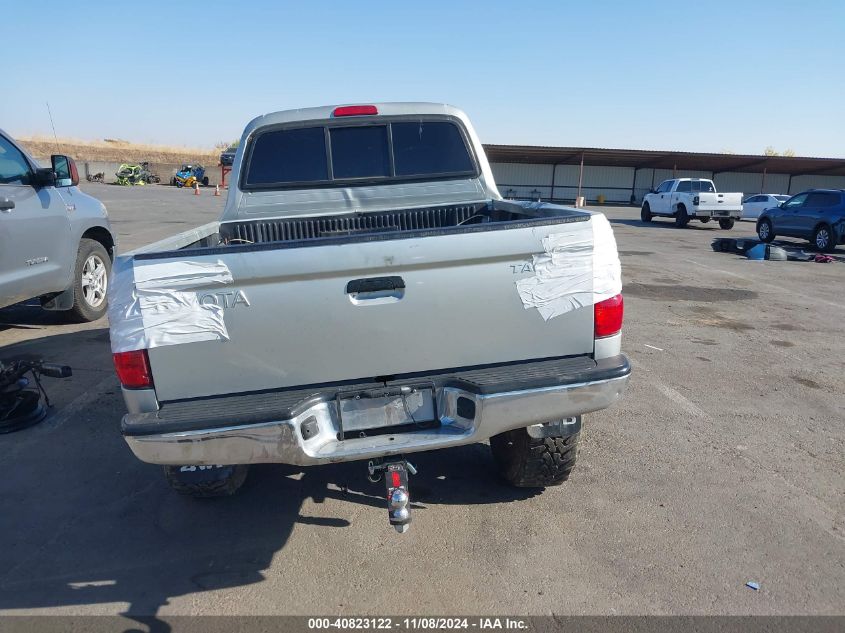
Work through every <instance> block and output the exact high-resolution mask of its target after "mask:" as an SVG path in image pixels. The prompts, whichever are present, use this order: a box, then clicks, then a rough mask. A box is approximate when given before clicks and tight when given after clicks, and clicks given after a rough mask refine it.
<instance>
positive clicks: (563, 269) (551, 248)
mask: <svg viewBox="0 0 845 633" xmlns="http://www.w3.org/2000/svg"><path fill="white" fill-rule="evenodd" d="M565 226H566V231H564V232H559V233H552V234H550V235H548V236H547V237H545V238H543V249H544V251H543V252H542V253H538V254H536V255H534V256H533V265H534V276H533V277H528V278H526V279H520V280H518V281H517V282H516V288H517V292H518V293H519V297H520V299H521V300H522V305H523V306H524V307H525V309H526V310H527V309H529V308H537V311H538V312H539V313H540V316H542V317H543V320H544V321H548V320H549V319H552V318H554V317H556V316H560V315H561V314H565V313H567V312H570V311H571V310H575V309H577V308H582V307H585V306H590V305H593V304H595V303H599V302H601V301H604V300H605V299H610V298H611V297H615V296H616V295H618V294H619V293H621V292H622V266H621V264H620V262H619V254H618V252H617V250H616V239H615V238H614V236H613V229H612V228H611V226H610V222H608V220H607V218H606V217H605V216H604V215H603V214H601V213H594V214H592V216H591V218H590V221H589V222H576V223H572V224H567V225H565Z"/></svg>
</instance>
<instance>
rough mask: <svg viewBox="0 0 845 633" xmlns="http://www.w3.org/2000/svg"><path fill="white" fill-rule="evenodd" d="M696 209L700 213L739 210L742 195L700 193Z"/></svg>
mask: <svg viewBox="0 0 845 633" xmlns="http://www.w3.org/2000/svg"><path fill="white" fill-rule="evenodd" d="M698 209H699V210H700V211H737V210H741V209H742V194H741V193H710V192H702V193H700V194H698Z"/></svg>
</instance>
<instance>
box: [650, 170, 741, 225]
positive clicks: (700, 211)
mask: <svg viewBox="0 0 845 633" xmlns="http://www.w3.org/2000/svg"><path fill="white" fill-rule="evenodd" d="M654 216H663V217H670V218H675V226H677V227H678V228H683V227H685V226H686V225H687V224H688V223H689V221H690V220H700V221H701V222H709V221H710V220H712V219H716V220H719V226H720V227H722V228H723V229H732V228H733V225H734V222H735V221H736V220H739V219H740V218H741V217H742V194H741V193H718V192H717V191H716V186H715V185H714V184H713V181H712V180H706V179H704V178H673V179H672V180H664V181H663V182H661V183H660V185H659V186H658V187H657V189H655V190H654V191H652V192H651V193H649V194H647V195H646V197H645V199H643V206H642V210H641V211H640V218H641V219H642V221H643V222H651V219H652V218H653V217H654Z"/></svg>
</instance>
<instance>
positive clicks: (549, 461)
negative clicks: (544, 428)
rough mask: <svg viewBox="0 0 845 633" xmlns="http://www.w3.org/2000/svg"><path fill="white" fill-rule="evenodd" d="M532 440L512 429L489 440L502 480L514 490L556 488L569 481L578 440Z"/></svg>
mask: <svg viewBox="0 0 845 633" xmlns="http://www.w3.org/2000/svg"><path fill="white" fill-rule="evenodd" d="M579 435H580V433H575V434H573V435H569V436H567V437H545V438H533V437H531V436H530V435H528V431H527V430H525V429H514V430H513V431H508V432H506V433H502V434H500V435H496V436H494V437H492V438H490V448H491V449H492V451H493V456H494V458H495V459H496V462H497V464H498V466H499V471H500V473H501V475H502V477H503V478H504V479H505V481H507V482H508V483H510V484H511V485H513V486H516V487H518V488H545V487H548V486H559V485H560V484H562V483H563V482H564V481H566V480H567V479H569V473H571V472H572V469H573V468H574V467H575V460H576V459H577V457H578V437H579Z"/></svg>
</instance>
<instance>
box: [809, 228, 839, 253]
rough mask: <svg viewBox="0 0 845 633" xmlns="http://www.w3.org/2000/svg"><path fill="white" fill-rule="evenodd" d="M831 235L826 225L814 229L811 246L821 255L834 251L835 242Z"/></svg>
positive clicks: (831, 231) (831, 230)
mask: <svg viewBox="0 0 845 633" xmlns="http://www.w3.org/2000/svg"><path fill="white" fill-rule="evenodd" d="M833 235H834V234H833V229H831V228H830V227H829V226H828V225H827V224H822V225H821V226H818V227H816V230H815V231H813V246H815V247H816V248H817V249H819V250H820V251H821V252H822V253H832V252H833V251H835V250H836V240H835V239H834V237H833Z"/></svg>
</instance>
